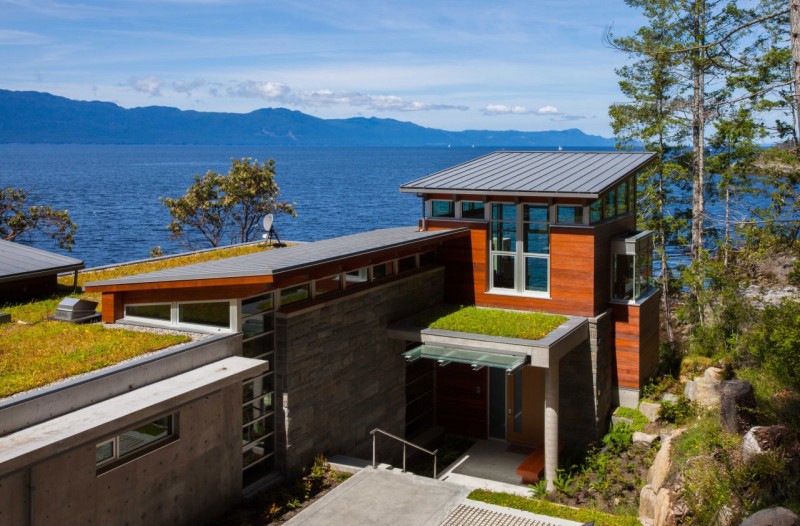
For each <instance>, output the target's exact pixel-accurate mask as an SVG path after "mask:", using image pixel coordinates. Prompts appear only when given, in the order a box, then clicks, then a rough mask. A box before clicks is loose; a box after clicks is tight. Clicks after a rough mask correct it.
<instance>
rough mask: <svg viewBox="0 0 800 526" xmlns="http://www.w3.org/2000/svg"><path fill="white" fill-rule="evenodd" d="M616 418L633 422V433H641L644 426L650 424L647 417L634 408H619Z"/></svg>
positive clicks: (615, 413)
mask: <svg viewBox="0 0 800 526" xmlns="http://www.w3.org/2000/svg"><path fill="white" fill-rule="evenodd" d="M614 416H619V417H621V418H628V419H630V420H633V426H632V427H631V431H641V430H643V429H644V426H646V425H647V424H649V423H650V421H649V420H648V419H647V417H646V416H644V415H643V414H642V412H641V411H639V410H638V409H636V408H634V407H618V408H617V409H616V410H615V411H614Z"/></svg>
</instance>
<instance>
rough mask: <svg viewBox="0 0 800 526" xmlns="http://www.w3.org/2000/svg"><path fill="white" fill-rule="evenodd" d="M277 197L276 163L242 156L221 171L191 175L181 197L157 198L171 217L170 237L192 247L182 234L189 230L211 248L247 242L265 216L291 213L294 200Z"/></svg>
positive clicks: (292, 213) (278, 193)
mask: <svg viewBox="0 0 800 526" xmlns="http://www.w3.org/2000/svg"><path fill="white" fill-rule="evenodd" d="M279 195H280V189H279V188H278V185H277V183H276V182H275V162H274V161H273V160H269V161H266V162H264V163H263V164H261V165H259V164H258V160H256V161H252V160H251V159H250V158H245V159H242V160H236V159H232V160H231V168H230V169H229V170H228V173H227V174H226V175H222V174H219V173H217V172H215V171H208V172H206V174H205V175H203V176H200V175H196V176H195V177H194V184H192V186H190V187H189V188H188V189H187V190H186V194H185V195H183V196H182V197H178V198H176V199H173V198H170V197H162V198H160V199H161V202H162V203H163V204H164V206H166V207H167V208H169V213H170V216H172V222H171V223H170V224H169V226H167V229H168V230H169V231H170V232H171V237H173V238H179V239H182V240H183V241H184V243H185V244H187V245H189V246H192V245H193V242H192V241H191V240H188V241H187V240H186V238H185V237H184V234H185V231H186V229H187V228H189V229H192V230H193V231H197V232H198V233H199V234H200V235H201V236H202V237H203V238H204V239H205V241H206V242H208V243H209V244H210V245H211V246H213V247H216V246H218V245H219V244H220V243H221V242H222V241H224V240H226V239H229V240H230V241H231V242H239V243H245V242H247V241H250V240H251V239H252V238H253V236H254V234H255V232H256V231H257V228H258V225H259V222H260V221H261V219H262V218H263V217H264V216H266V215H267V214H273V215H277V214H283V213H286V214H290V215H292V216H296V215H297V214H296V213H295V211H294V206H293V204H290V203H288V202H287V201H279V200H278V196H279Z"/></svg>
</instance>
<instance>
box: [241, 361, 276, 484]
mask: <svg viewBox="0 0 800 526" xmlns="http://www.w3.org/2000/svg"><path fill="white" fill-rule="evenodd" d="M274 454H275V384H274V375H273V373H272V372H269V373H267V374H265V375H262V376H259V377H257V378H253V379H252V380H247V381H245V382H244V383H243V384H242V468H243V471H244V478H245V480H246V481H248V482H249V481H250V479H253V478H257V477H255V475H258V476H263V475H265V474H266V473H268V472H270V471H272V469H273V468H274V460H273V457H274Z"/></svg>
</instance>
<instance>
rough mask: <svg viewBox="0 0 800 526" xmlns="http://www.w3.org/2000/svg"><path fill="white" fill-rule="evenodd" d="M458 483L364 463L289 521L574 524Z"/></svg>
mask: <svg viewBox="0 0 800 526" xmlns="http://www.w3.org/2000/svg"><path fill="white" fill-rule="evenodd" d="M469 492H470V489H469V488H467V487H465V486H462V485H460V484H453V483H450V482H444V481H441V480H433V479H429V478H425V477H418V476H416V475H411V474H409V473H399V472H393V471H387V470H384V469H372V468H365V469H362V470H361V471H359V472H358V473H356V474H355V475H353V476H352V477H350V478H349V479H348V480H346V481H345V482H344V483H342V484H340V485H339V486H338V487H336V488H335V489H334V490H333V491H331V492H330V493H328V494H327V495H325V496H324V497H322V498H321V499H320V500H318V501H316V502H315V503H313V504H312V505H311V506H309V507H308V508H306V509H304V510H303V511H301V512H300V513H298V514H297V515H296V516H295V517H293V518H292V519H290V520H289V521H288V522H287V523H286V524H287V525H290V526H300V525H302V526H323V525H325V526H327V525H332V524H333V525H347V526H361V525H365V526H366V525H381V526H487V525H491V526H579V524H580V523H577V522H574V521H567V520H564V519H555V518H550V517H544V516H541V515H535V514H533V513H528V512H524V511H518V510H512V509H508V508H502V507H499V506H493V505H491V504H484V503H482V502H475V501H471V500H467V498H466V497H467V495H468V494H469Z"/></svg>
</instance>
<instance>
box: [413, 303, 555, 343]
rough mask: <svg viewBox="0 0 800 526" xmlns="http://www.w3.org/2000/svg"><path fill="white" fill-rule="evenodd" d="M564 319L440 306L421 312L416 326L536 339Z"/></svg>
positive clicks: (541, 313)
mask: <svg viewBox="0 0 800 526" xmlns="http://www.w3.org/2000/svg"><path fill="white" fill-rule="evenodd" d="M567 319H568V318H567V317H566V316H561V315H558V314H546V313H543V312H521V311H511V310H503V309H490V308H484V307H463V306H462V307H453V306H443V307H440V308H437V309H432V310H430V311H426V312H424V313H422V314H421V315H420V317H419V318H417V319H416V320H415V323H416V324H417V325H419V326H420V327H428V328H430V329H441V330H447V331H458V332H470V333H474V334H485V335H487V336H499V337H503V338H522V339H525V340H539V339H542V338H544V337H545V336H547V335H548V334H549V333H550V331H552V330H553V329H555V328H556V327H558V326H559V325H561V324H562V323H564V322H565V321H567Z"/></svg>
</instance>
